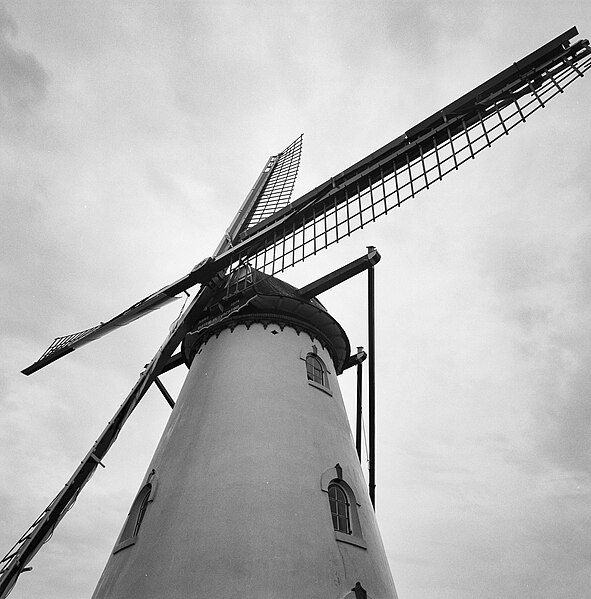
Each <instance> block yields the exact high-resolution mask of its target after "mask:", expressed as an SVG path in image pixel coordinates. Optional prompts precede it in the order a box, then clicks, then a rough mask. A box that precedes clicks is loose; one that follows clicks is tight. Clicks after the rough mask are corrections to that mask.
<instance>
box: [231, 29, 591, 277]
mask: <svg viewBox="0 0 591 599" xmlns="http://www.w3.org/2000/svg"><path fill="white" fill-rule="evenodd" d="M571 32H572V31H571ZM567 33H569V32H567ZM565 35H566V34H565ZM571 37H572V36H571ZM518 67H519V63H516V65H515V67H514V68H515V71H516V72H515V76H514V78H513V80H512V81H510V82H508V83H506V84H504V85H502V86H500V87H495V86H494V85H493V83H494V81H495V80H496V79H497V78H499V77H500V75H499V76H497V77H495V78H493V80H490V81H489V82H487V84H484V85H483V86H480V88H483V87H485V86H487V85H488V87H489V90H490V91H488V93H486V94H484V95H479V94H478V93H476V92H478V90H479V89H480V88H476V90H474V92H471V93H470V94H466V96H464V97H463V98H460V99H459V100H457V101H456V102H454V103H453V104H451V105H450V106H448V107H447V108H445V109H443V110H442V111H440V112H439V113H437V114H435V115H433V116H432V117H430V118H429V119H426V120H425V121H423V123H421V124H419V125H417V126H416V127H414V128H413V129H411V130H409V131H408V132H407V133H406V134H405V135H403V136H401V137H400V138H398V139H397V140H394V141H393V142H391V143H390V144H388V145H387V146H384V148H382V149H381V150H378V151H377V152H374V154H372V155H371V156H370V157H368V159H365V160H364V161H361V162H360V163H357V164H356V165H354V166H352V167H351V168H350V169H347V171H344V172H343V173H341V175H337V176H336V177H333V178H332V180H331V181H330V182H329V183H328V184H324V185H321V186H320V187H318V188H316V189H315V190H313V191H312V192H310V193H308V194H306V195H305V196H303V197H302V198H299V199H298V200H296V201H295V202H293V203H292V204H291V205H290V206H289V207H288V208H287V209H284V210H283V211H282V212H279V213H277V214H276V215H275V217H271V218H270V219H269V222H267V223H264V222H263V223H261V226H259V227H258V228H257V227H254V228H253V229H251V231H250V232H249V234H248V235H247V236H246V237H245V241H248V240H249V238H250V239H252V243H251V244H245V246H244V248H236V252H235V253H234V255H233V256H232V258H231V260H232V264H233V266H232V267H231V270H234V269H235V268H237V267H239V266H240V265H245V264H249V265H250V266H251V267H252V268H253V269H255V270H257V271H259V272H263V273H265V274H268V275H274V274H277V273H280V272H282V271H284V270H285V269H287V268H289V267H290V266H293V265H294V264H297V263H298V262H302V261H303V260H305V259H306V258H308V257H310V256H313V255H314V254H316V253H317V252H319V251H321V250H323V249H325V248H327V247H329V246H331V245H332V244H334V243H337V242H338V241H340V240H341V239H342V238H344V237H348V236H349V235H351V234H352V233H353V232H354V231H356V230H358V229H361V228H363V227H364V226H365V225H367V224H368V223H370V222H373V221H375V220H376V219H377V218H378V217H380V216H382V215H385V214H387V213H388V212H389V211H390V210H392V209H393V208H396V207H399V206H400V205H401V204H402V203H403V202H405V201H406V200H408V199H410V198H413V197H414V196H415V195H416V194H417V193H419V192H420V191H422V190H424V189H429V187H430V186H431V185H432V184H433V183H435V182H437V181H440V180H441V179H442V178H443V177H444V176H445V175H447V174H448V173H450V172H452V171H454V170H457V169H458V167H459V166H460V165H462V164H463V163H464V162H466V161H468V160H471V159H473V158H474V157H475V156H476V155H477V154H479V153H480V152H482V151H483V150H484V149H486V148H488V147H490V146H491V145H492V143H493V142H495V141H496V140H498V139H500V138H501V137H504V136H505V135H508V134H509V131H511V130H512V129H513V128H514V127H516V126H517V125H519V124H520V123H523V122H525V121H526V118H527V117H529V116H530V115H531V114H533V113H534V112H536V111H537V110H539V109H540V108H544V107H545V105H546V103H547V102H548V101H549V100H551V99H552V98H554V97H555V96H556V95H558V94H560V93H562V92H563V91H564V89H565V88H566V87H568V86H569V85H570V84H571V83H573V82H574V81H575V80H577V79H578V78H580V77H583V76H584V73H585V71H587V70H588V69H589V68H590V67H591V56H590V50H589V42H588V41H586V40H581V41H579V42H577V43H576V44H574V45H573V46H569V47H567V48H565V49H564V50H563V51H562V52H560V53H559V54H558V55H553V56H552V57H551V58H549V59H548V60H546V61H544V62H542V63H541V64H539V63H537V64H536V65H535V66H533V67H531V68H530V69H528V70H527V71H523V72H520V71H519V68H518ZM464 99H466V101H464V102H463V100H464ZM373 156H377V157H378V159H376V160H371V158H372V157H373ZM265 225H267V226H266V227H265ZM265 229H268V232H266V231H265ZM245 285H246V283H245Z"/></svg>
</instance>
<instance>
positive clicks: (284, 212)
mask: <svg viewBox="0 0 591 599" xmlns="http://www.w3.org/2000/svg"><path fill="white" fill-rule="evenodd" d="M576 34H577V31H576V29H575V28H573V29H571V30H569V31H567V32H565V33H564V34H562V35H560V36H558V37H557V38H555V39H554V40H552V41H551V42H549V43H548V44H546V45H544V46H542V47H541V48H539V49H538V50H536V51H535V52H533V53H532V54H530V55H529V56H527V57H526V58H524V59H523V60H521V61H518V62H517V63H515V64H514V65H512V66H511V67H509V68H508V69H506V70H504V71H502V72H501V73H499V74H498V75H497V76H495V77H493V78H492V79H490V80H488V81H487V82H485V83H484V84H482V85H481V86H479V87H477V88H476V89H474V90H472V91H471V92H469V93H468V94H466V95H464V96H462V97H461V98H459V99H458V100H456V101H455V102H453V103H452V104H450V105H448V106H446V107H445V108H443V109H442V110H441V111H439V112H437V113H436V114H434V115H432V116H431V117H429V118H428V119H426V120H424V121H423V122H421V123H419V124H418V125H416V126H415V127H413V128H411V129H409V130H408V131H407V132H406V133H405V134H404V135H402V136H401V137H399V138H397V139H395V140H394V141H392V142H391V143H389V144H387V145H386V146H384V147H383V148H380V149H378V150H377V151H376V152H374V153H372V154H370V155H369V156H367V157H366V158H364V159H362V160H361V161H359V162H357V163H356V164H354V165H353V166H351V167H350V168H348V169H346V170H345V171H343V172H342V173H340V174H338V175H336V176H335V177H332V178H331V179H330V180H329V181H327V182H326V183H324V184H322V185H320V186H319V187H317V188H315V189H314V190H312V191H311V192H309V193H307V194H305V195H304V196H302V197H301V198H299V199H297V200H295V201H293V202H290V201H289V200H290V197H291V190H292V187H293V181H294V179H295V175H296V173H297V167H298V164H299V155H300V151H301V138H300V139H298V140H296V142H294V143H293V144H292V145H291V146H289V147H288V148H287V149H286V150H285V151H284V152H282V153H280V154H278V155H277V156H273V157H271V158H270V159H269V161H268V162H267V164H266V166H265V168H264V169H263V172H262V173H261V175H260V177H259V179H258V180H257V182H256V184H255V186H254V188H253V190H252V191H251V193H250V194H249V195H248V197H247V199H246V200H245V202H244V204H243V206H242V208H241V210H240V211H239V213H238V215H237V216H236V218H235V219H234V221H233V223H232V224H231V226H230V228H229V229H228V231H227V233H226V236H225V237H224V239H223V241H222V242H221V243H220V245H219V246H218V248H217V250H216V251H215V253H214V255H213V257H211V258H208V259H207V260H204V261H202V262H201V263H200V264H198V265H197V266H196V267H195V268H194V269H193V270H192V271H191V272H190V273H188V274H187V275H186V276H185V277H183V278H182V279H180V280H179V281H176V282H175V283H172V284H170V285H168V286H166V287H164V288H163V289H161V290H160V291H158V292H156V293H154V294H152V295H150V296H149V297H147V298H145V299H143V300H141V301H140V302H138V303H137V304H135V305H134V306H132V307H131V308H129V309H128V310H126V311H124V312H123V313H121V314H120V315H118V316H116V317H115V318H113V319H111V320H109V321H108V322H105V323H101V324H100V325H98V326H96V327H93V328H91V329H87V330H86V331H82V332H80V333H76V334H73V335H68V336H66V337H60V338H58V339H56V340H55V341H54V343H53V344H52V345H51V346H50V348H49V349H48V350H47V351H46V352H45V354H43V356H42V357H41V358H40V359H39V360H38V361H37V362H35V363H34V364H33V365H32V366H30V367H29V368H27V369H25V370H24V371H23V372H25V374H31V373H33V372H35V371H36V370H38V369H39V368H42V367H44V366H46V365H47V364H49V363H51V362H53V361H54V360H56V359H58V358H60V357H62V356H64V355H66V354H67V353H69V352H71V351H74V350H75V349H77V348H78V347H80V346H82V345H84V344H86V343H88V342H89V341H92V340H94V339H97V338H99V337H101V336H102V335H104V334H106V333H108V332H109V331H111V330H113V329H114V328H116V327H119V326H122V325H124V324H126V323H128V322H131V321H132V320H134V319H136V318H138V317H140V316H142V315H143V314H145V313H147V312H149V311H151V310H154V309H156V308H158V307H160V306H162V305H164V304H166V303H168V302H169V301H172V299H174V297H175V296H176V295H177V294H179V293H181V292H183V291H185V290H187V289H188V288H190V287H192V286H194V285H197V284H199V285H200V286H201V287H200V289H199V291H198V292H197V293H196V295H195V296H194V298H193V300H192V302H191V303H190V305H189V306H188V307H187V308H186V310H184V312H183V313H182V314H181V316H180V317H179V319H177V321H176V322H175V323H174V324H173V325H172V327H171V330H170V333H169V335H168V337H167V338H166V339H165V341H164V343H163V344H162V346H161V348H160V349H159V350H158V352H157V353H156V355H155V356H154V358H153V359H152V361H151V362H150V363H149V364H148V365H147V367H146V369H145V370H144V372H143V373H142V374H141V376H140V378H139V380H138V382H137V383H136V385H135V386H134V387H133V389H132V390H131V391H130V393H129V395H128V396H127V398H126V399H125V401H124V402H123V404H122V406H121V407H120V409H119V410H118V411H117V413H116V414H115V416H114V417H113V419H112V420H111V421H110V422H109V423H108V425H107V427H106V428H105V430H104V431H103V433H102V434H101V436H100V437H99V439H98V440H97V441H96V442H95V444H94V445H93V446H92V448H91V450H90V451H89V452H88V454H87V456H86V457H85V458H84V460H83V461H82V463H81V464H80V466H79V468H78V469H77V470H76V472H75V473H74V474H73V476H72V477H71V479H70V480H69V481H68V483H67V484H66V486H65V487H64V489H63V490H62V491H61V492H60V493H59V494H58V495H57V497H56V498H55V499H54V500H53V501H52V503H51V504H50V505H49V506H48V508H47V509H46V510H45V511H44V512H43V513H42V514H41V516H39V518H38V519H37V520H36V521H35V522H34V523H33V524H32V525H31V527H30V528H29V530H27V531H26V532H25V534H23V536H22V537H21V538H20V539H19V540H18V541H17V543H16V544H15V546H14V547H13V548H12V549H11V550H10V551H9V552H8V554H7V555H6V556H5V557H4V559H3V560H2V561H1V565H2V569H1V570H0V597H5V596H6V595H7V594H8V592H9V591H10V589H11V588H12V587H13V586H14V584H15V583H16V580H17V577H18V575H19V574H20V573H21V572H22V571H23V570H25V569H27V565H28V563H29V562H30V560H31V559H32V558H33V556H34V555H35V553H36V552H37V551H38V550H39V548H40V547H41V546H42V544H43V543H44V542H45V541H46V540H47V538H48V537H49V536H50V535H51V533H52V531H53V530H54V528H55V526H56V525H57V524H58V523H59V521H60V520H61V518H62V517H63V515H64V514H65V512H66V511H67V509H68V508H69V507H70V506H71V504H72V502H73V501H74V500H75V498H76V496H77V495H78V493H79V492H80V490H81V489H82V487H83V486H84V485H85V483H86V482H87V481H88V479H89V478H90V476H91V475H92V473H93V472H94V470H95V469H96V468H97V466H98V464H100V463H101V460H102V459H103V457H104V456H105V454H106V452H107V451H108V449H109V448H110V447H111V445H112V443H113V442H114V440H115V438H116V437H117V435H118V434H119V432H120V430H121V428H122V426H123V424H124V423H125V421H126V419H127V418H128V416H129V415H130V414H131V412H132V411H133V409H134V408H135V407H136V406H137V404H138V402H139V401H140V400H141V398H142V397H143V395H144V394H145V393H146V391H147V389H148V388H149V387H150V385H151V384H152V383H156V384H157V385H158V386H159V387H160V388H161V390H162V391H163V393H164V394H165V396H167V398H168V400H169V402H170V403H171V405H174V402H173V401H172V399H171V398H170V397H169V396H168V395H167V392H166V390H165V389H164V387H163V386H162V383H161V382H160V380H159V379H158V376H159V375H160V374H162V373H163V372H166V371H168V370H170V369H172V368H174V367H176V366H179V365H182V364H186V365H187V366H188V367H189V373H188V376H187V379H186V381H185V384H184V386H183V389H182V391H181V394H180V396H179V398H178V401H177V402H176V405H174V409H173V411H172V414H171V417H170V420H169V422H168V424H167V427H166V429H165V431H164V434H163V436H162V439H161V441H160V443H159V445H158V448H157V450H156V453H155V455H154V458H153V460H152V462H151V464H150V466H149V468H148V471H147V473H146V476H145V478H144V481H143V483H142V486H141V488H140V490H139V492H138V495H137V497H136V499H135V500H134V502H133V505H132V507H131V510H130V512H129V516H128V518H127V520H126V522H125V523H124V525H123V528H122V531H121V533H120V535H119V538H118V539H117V541H116V543H115V546H114V549H113V552H112V555H111V556H110V557H109V559H108V562H107V565H106V568H105V571H104V573H103V576H102V577H101V580H100V581H99V584H98V586H97V589H96V591H95V597H96V598H97V599H98V598H103V597H113V598H115V597H118V598H131V597H142V598H144V597H146V598H147V597H164V596H165V597H179V598H180V597H204V598H205V597H208V598H210V597H224V599H226V598H229V599H230V598H238V597H240V598H253V599H254V598H255V597H256V598H257V599H258V598H260V597H281V598H285V599H288V598H289V599H291V598H292V597H293V598H295V597H318V598H323V599H324V598H328V597H334V598H335V599H337V598H344V597H351V598H353V597H354V598H356V599H358V598H359V597H373V598H374V599H381V598H383V599H387V598H392V597H396V591H395V588H394V583H393V581H392V577H391V574H390V571H389V568H388V565H387V561H386V557H385V553H384V550H383V547H382V544H381V540H380V535H379V531H378V527H377V524H376V520H375V516H374V513H373V510H372V505H371V504H372V501H371V497H370V495H372V493H373V486H374V484H375V481H374V480H373V469H372V471H370V481H369V483H370V484H369V491H368V490H367V489H366V485H365V483H364V480H363V476H362V472H361V469H360V466H359V461H358V454H357V452H356V451H355V446H354V442H353V436H352V435H351V432H350V429H349V424H348V420H347V417H346V414H345V411H344V407H343V402H342V398H341V395H340V391H339V388H338V382H337V378H336V377H337V375H338V374H340V372H342V370H343V369H344V368H346V367H347V366H350V365H352V364H355V363H356V360H357V361H359V359H360V357H359V356H355V355H353V356H352V355H351V353H350V346H349V342H348V340H347V337H346V334H345V332H344V331H343V330H342V328H341V327H340V326H339V324H338V323H337V322H336V321H335V320H334V319H333V318H332V317H331V316H330V314H329V313H328V312H327V311H326V309H325V308H324V307H323V306H322V304H320V302H318V300H316V299H315V296H316V295H318V294H320V293H321V292H322V291H323V290H325V289H327V288H329V287H330V286H332V285H335V284H338V282H340V281H341V280H343V279H344V278H347V277H348V276H352V275H353V274H356V273H358V272H360V271H361V270H363V269H365V268H370V272H371V266H372V264H373V263H374V262H375V260H376V258H377V255H376V253H375V252H371V251H370V253H369V254H368V256H367V257H366V258H365V259H360V260H359V261H356V262H354V263H352V264H351V265H348V266H347V267H344V268H343V269H339V270H338V271H335V273H332V274H331V275H328V276H327V277H324V278H323V279H321V280H319V281H316V282H313V283H311V284H309V285H307V286H306V287H304V288H301V289H295V288H293V287H291V286H289V285H287V284H286V283H283V282H281V281H279V280H278V279H276V278H274V275H276V274H278V273H280V272H282V271H283V270H285V269H287V268H288V267H289V266H292V265H294V264H296V263H297V262H300V261H302V260H304V259H306V258H309V257H310V256H312V255H314V254H315V253H316V252H318V251H320V250H322V249H324V248H326V247H328V246H330V245H332V244H333V243H337V242H338V241H339V240H340V239H342V238H343V237H346V236H348V235H350V234H351V233H353V232H354V231H356V230H357V229H360V228H362V227H363V226H365V225H366V224H367V223H369V222H372V221H373V220H375V219H376V218H378V217H379V216H381V215H383V214H387V212H389V211H390V210H391V209H392V208H394V207H398V206H400V204H401V203H402V202H404V201H405V200H407V199H408V198H411V197H414V196H415V195H416V194H417V193H418V192H419V191H421V190H423V189H427V188H429V187H430V186H431V185H432V184H434V183H435V182H437V181H438V180H440V179H441V178H442V177H443V176H444V175H446V174H447V173H449V172H451V171H452V170H456V169H457V168H458V167H459V166H460V165H461V164H462V163H463V162H465V161H467V160H470V159H472V158H474V157H475V156H476V155H477V154H479V153H480V152H481V151H482V150H483V149H485V148H487V147H489V146H490V145H491V144H492V143H493V142H494V141H496V140H497V139H499V138H500V137H502V136H504V135H506V134H508V133H509V131H510V130H511V129H512V128H513V127H515V126H516V125H518V124H519V123H521V122H525V120H526V118H527V117H528V116H529V115H530V114H532V113H533V112H535V111H537V110H538V109H540V108H543V107H545V105H546V103H547V102H548V101H549V100H550V99H551V98H553V97H554V96H556V95H558V94H560V93H562V92H563V91H564V89H565V88H566V87H567V86H568V85H569V84H570V83H572V82H573V81H575V80H577V79H578V78H579V77H582V76H583V73H584V72H585V71H586V70H587V69H588V68H589V67H590V66H591V57H590V50H589V45H588V42H586V41H585V40H581V41H577V42H573V43H572V44H571V42H570V40H571V39H572V38H573V37H574V36H575V35H576ZM179 346H181V349H180V351H178V352H177V353H175V351H176V350H177V348H179ZM371 404H372V401H371V397H370V408H371ZM372 453H373V452H372Z"/></svg>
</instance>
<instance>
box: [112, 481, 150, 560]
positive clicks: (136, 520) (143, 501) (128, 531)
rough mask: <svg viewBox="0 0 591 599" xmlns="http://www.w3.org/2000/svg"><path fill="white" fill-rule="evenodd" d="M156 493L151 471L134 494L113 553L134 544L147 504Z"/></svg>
mask: <svg viewBox="0 0 591 599" xmlns="http://www.w3.org/2000/svg"><path fill="white" fill-rule="evenodd" d="M155 494H156V478H155V477H154V475H153V473H152V474H151V475H150V477H149V479H148V481H147V482H146V483H145V484H143V485H142V487H141V489H140V490H139V492H138V494H137V495H136V496H135V499H134V500H133V503H132V504H131V508H130V509H129V513H128V514H127V518H126V519H125V524H124V525H123V528H122V529H121V533H120V534H119V538H118V539H117V543H116V544H115V547H114V548H113V555H114V554H115V553H118V552H119V551H121V550H122V549H125V548H126V547H130V546H131V545H135V542H136V539H137V537H138V535H139V532H140V529H141V527H142V523H143V521H144V518H145V516H146V512H147V511H148V506H149V504H150V503H151V502H152V501H153V500H154V496H155Z"/></svg>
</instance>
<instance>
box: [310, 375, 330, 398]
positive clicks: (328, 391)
mask: <svg viewBox="0 0 591 599" xmlns="http://www.w3.org/2000/svg"><path fill="white" fill-rule="evenodd" d="M308 385H310V386H311V387H315V388H316V389H320V391H324V393H326V394H327V395H330V396H331V397H332V391H331V390H330V389H329V388H328V387H325V386H324V385H321V384H320V383H317V382H316V381H311V380H310V379H308Z"/></svg>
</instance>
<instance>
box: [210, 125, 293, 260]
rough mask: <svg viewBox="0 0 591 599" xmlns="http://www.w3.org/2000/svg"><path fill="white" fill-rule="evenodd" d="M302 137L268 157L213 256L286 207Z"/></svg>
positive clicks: (289, 197) (291, 189)
mask: <svg viewBox="0 0 591 599" xmlns="http://www.w3.org/2000/svg"><path fill="white" fill-rule="evenodd" d="M302 140H303V135H300V136H299V137H297V138H296V139H295V140H294V141H293V142H292V143H291V144H290V145H289V146H287V148H285V150H283V152H280V153H279V154H277V155H275V156H270V157H269V159H268V160H267V162H266V163H265V167H264V168H263V170H262V172H261V174H260V175H259V177H258V179H257V180H256V182H255V184H254V186H253V188H252V189H251V190H250V192H249V194H248V195H247V196H246V199H245V200H244V202H243V204H242V206H241V207H240V209H239V210H238V212H237V213H236V216H235V217H234V219H233V220H232V223H231V224H230V226H229V227H228V230H227V231H226V233H225V235H224V237H223V238H222V240H221V242H220V244H219V245H218V247H217V249H216V251H215V252H214V256H218V255H219V254H221V253H222V252H224V251H226V250H227V249H228V248H230V247H232V246H233V245H234V244H235V243H236V240H237V239H238V236H239V235H240V234H241V233H243V232H244V231H247V230H248V229H250V228H252V227H254V226H255V225H258V224H259V223H260V222H262V221H263V220H265V219H267V218H269V217H270V216H272V215H273V214H275V213H276V212H277V211H278V210H280V209H281V208H285V207H286V206H287V205H288V204H289V200H290V199H291V194H292V192H293V187H294V185H295V180H296V177H297V174H298V169H299V166H300V158H301V155H302Z"/></svg>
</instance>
